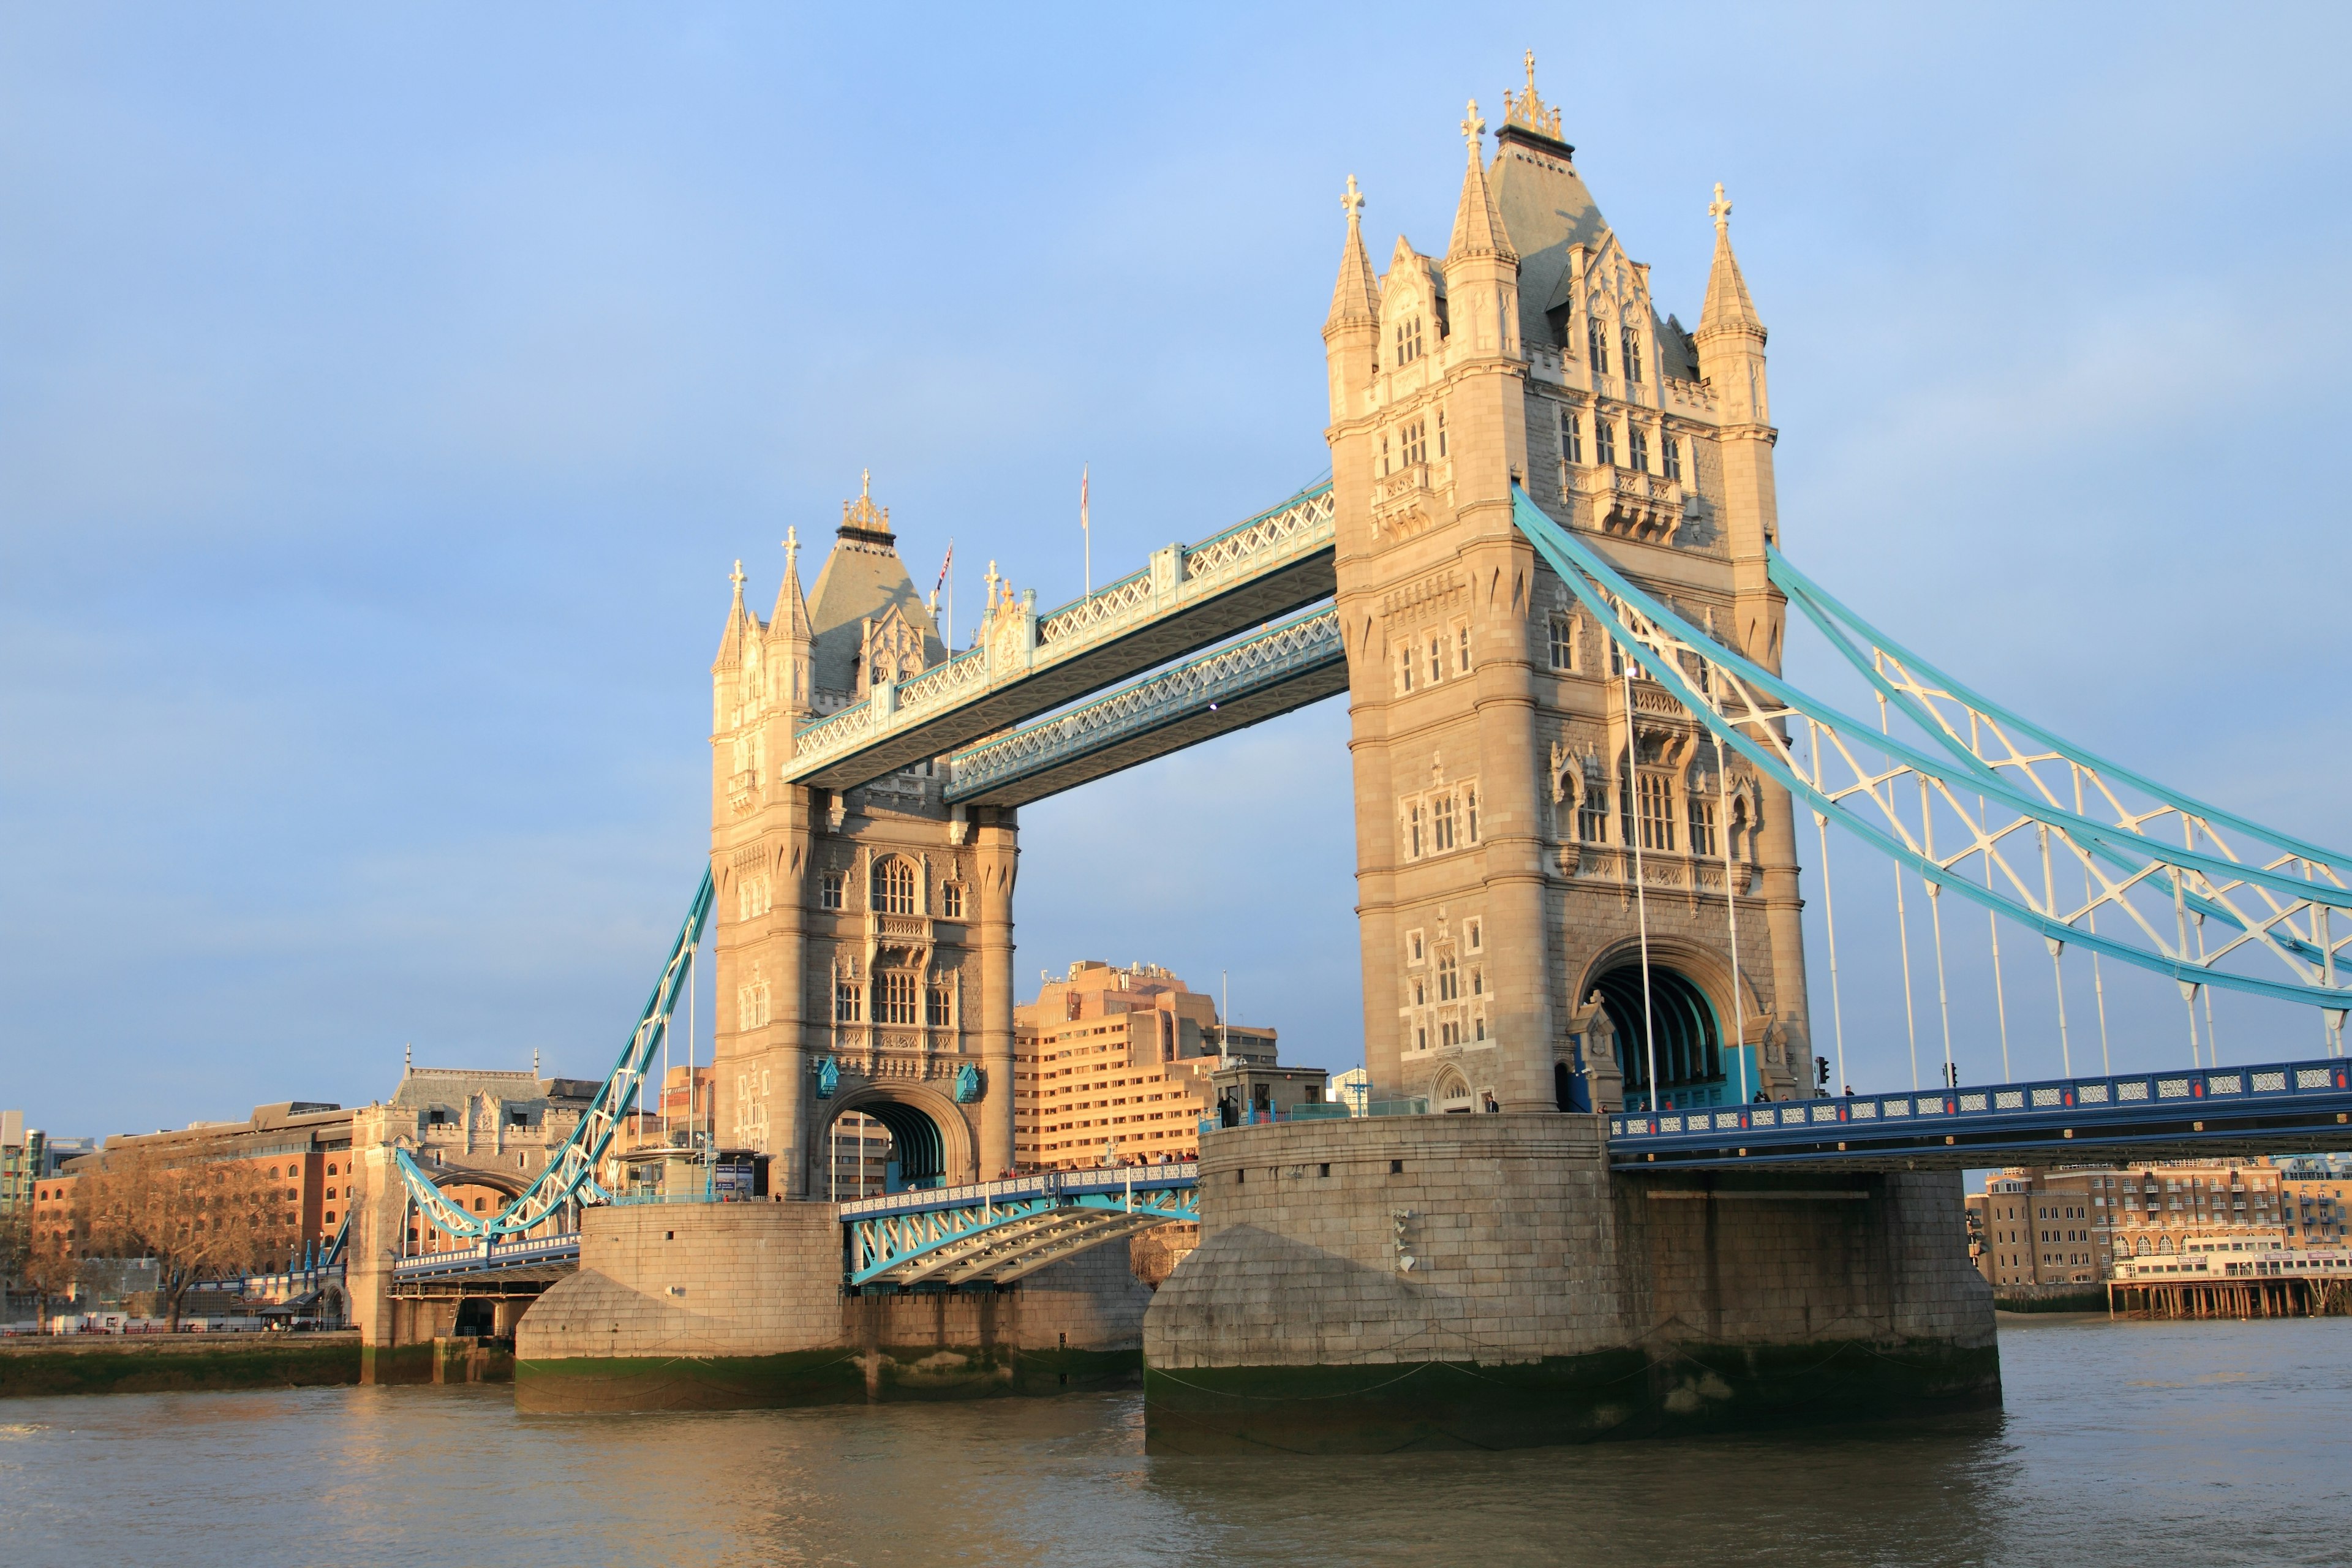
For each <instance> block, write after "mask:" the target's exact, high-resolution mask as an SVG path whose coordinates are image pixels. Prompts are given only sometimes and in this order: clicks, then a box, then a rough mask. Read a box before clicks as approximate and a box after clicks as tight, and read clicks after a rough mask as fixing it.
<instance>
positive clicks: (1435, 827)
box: [1429, 795, 1454, 963]
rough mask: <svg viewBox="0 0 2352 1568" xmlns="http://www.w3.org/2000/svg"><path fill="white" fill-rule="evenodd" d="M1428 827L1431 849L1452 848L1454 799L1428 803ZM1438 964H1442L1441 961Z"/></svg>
mask: <svg viewBox="0 0 2352 1568" xmlns="http://www.w3.org/2000/svg"><path fill="white" fill-rule="evenodd" d="M1429 826H1430V834H1431V837H1432V838H1433V840H1434V845H1433V847H1435V848H1436V849H1438V850H1439V851H1441V852H1443V851H1444V850H1447V849H1451V848H1453V847H1454V797H1453V796H1452V795H1439V796H1437V797H1436V798H1435V799H1434V800H1433V801H1431V802H1430V803H1429ZM1439 962H1440V963H1444V962H1445V961H1444V960H1443V959H1441V960H1439Z"/></svg>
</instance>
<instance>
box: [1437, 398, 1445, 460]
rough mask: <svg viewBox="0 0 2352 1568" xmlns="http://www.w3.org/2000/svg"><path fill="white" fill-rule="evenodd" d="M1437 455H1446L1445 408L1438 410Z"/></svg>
mask: <svg viewBox="0 0 2352 1568" xmlns="http://www.w3.org/2000/svg"><path fill="white" fill-rule="evenodd" d="M1437 455H1438V456H1439V457H1441V458H1443V457H1444V456H1445V410H1444V409H1443V408H1441V409H1439V410H1438V411H1437Z"/></svg>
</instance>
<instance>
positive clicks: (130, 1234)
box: [70, 1145, 298, 1328]
mask: <svg viewBox="0 0 2352 1568" xmlns="http://www.w3.org/2000/svg"><path fill="white" fill-rule="evenodd" d="M293 1196H294V1193H293V1189H291V1188H288V1187H283V1186H281V1185H279V1184H277V1183H275V1182H272V1181H270V1180H269V1179H268V1178H267V1177H265V1176H264V1175H263V1174H262V1170H261V1166H260V1165H259V1164H258V1163H257V1162H255V1161H252V1160H219V1159H213V1160H206V1159H202V1158H197V1157H193V1156H190V1155H187V1154H185V1153H183V1152H174V1151H166V1150H163V1149H141V1148H138V1147H136V1146H135V1145H134V1146H133V1147H131V1148H128V1149H119V1150H110V1151H108V1152H105V1153H104V1154H101V1155H100V1157H99V1158H98V1159H97V1160H96V1161H94V1162H92V1163H91V1164H90V1165H89V1167H87V1168H85V1169H84V1170H83V1172H82V1173H81V1180H80V1181H79V1182H77V1183H75V1184H74V1194H73V1200H72V1215H73V1223H72V1226H71V1227H70V1228H71V1237H70V1240H71V1243H72V1245H73V1247H74V1250H75V1253H76V1255H77V1258H78V1260H86V1259H89V1258H153V1259H154V1260H155V1268H156V1292H157V1296H158V1298H159V1302H158V1304H159V1305H160V1306H161V1307H162V1308H163V1310H164V1312H165V1314H166V1315H167V1316H169V1318H170V1319H171V1321H172V1326H173V1328H177V1327H179V1323H180V1312H181V1310H182V1306H183V1304H184V1301H185V1299H186V1297H187V1293H188V1289H189V1288H190V1287H191V1286H193V1285H194V1284H195V1283H196V1282H197V1281H199V1280H202V1279H235V1278H238V1277H241V1276H243V1275H246V1274H250V1273H253V1272H255V1271H257V1270H258V1269H264V1268H280V1267H283V1266H284V1265H285V1263H286V1261H287V1259H288V1258H289V1256H290V1249H291V1247H292V1246H293V1243H294V1237H295V1236H296V1235H297V1234H298V1232H297V1231H296V1230H295V1229H294V1228H292V1226H291V1224H290V1222H291V1220H292V1219H293V1217H294V1210H293V1206H292V1203H291V1200H292V1198H293Z"/></svg>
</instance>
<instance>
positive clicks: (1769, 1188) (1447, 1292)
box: [1144, 1113, 1993, 1368]
mask: <svg viewBox="0 0 2352 1568" xmlns="http://www.w3.org/2000/svg"><path fill="white" fill-rule="evenodd" d="M1201 1178H1202V1188H1201V1214H1202V1225H1201V1231H1202V1236H1201V1246H1200V1247H1199V1248H1198V1249H1197V1250H1196V1251H1194V1252H1193V1253H1192V1255H1191V1256H1190V1257H1189V1258H1186V1259H1185V1260H1184V1261H1183V1262H1182V1263H1181V1265H1179V1266H1178V1268H1176V1270H1175V1272H1174V1273H1173V1274H1172V1275H1171V1277H1170V1278H1169V1279H1168V1281H1167V1282H1166V1283H1165V1284H1163V1285H1162V1286H1161V1287H1160V1293H1159V1296H1158V1299H1157V1300H1155V1301H1154V1302H1153V1304H1152V1307H1151V1310H1150V1314H1149V1316H1148V1318H1147V1319H1146V1321H1145V1326H1144V1359H1145V1362H1146V1364H1147V1365H1149V1366H1151V1367H1155V1368H1184V1367H1245V1366H1334V1365H1351V1364H1359V1365H1360V1364H1367V1363H1385V1362H1398V1363H1403V1362H1423V1361H1427V1360H1431V1359H1433V1358H1434V1359H1444V1360H1468V1361H1476V1362H1481V1363H1511V1362H1526V1361H1534V1360H1539V1359H1542V1358H1545V1357H1557V1356H1570V1355H1579V1354H1583V1353H1586V1352H1594V1351H1601V1350H1609V1349H1617V1348H1633V1347H1639V1346H1646V1347H1648V1348H1650V1349H1651V1350H1653V1351H1658V1350H1664V1349H1666V1348H1669V1347H1672V1346H1675V1345H1695V1344H1711V1345H1721V1344H1745V1345H1760V1346H1785V1345H1797V1344H1803V1343H1809V1342H1823V1341H1853V1340H1863V1341H1878V1342H1902V1341H1907V1340H1933V1341H1937V1342H1944V1343H1946V1344H1948V1345H1950V1346H1952V1347H1954V1348H1956V1349H1962V1350H1976V1349H1985V1348H1989V1347H1990V1346H1991V1344H1992V1342H1993V1321H1992V1303H1991V1299H1990V1293H1989V1291H1988V1289H1987V1288H1986V1287H1985V1286H1984V1284H1983V1281H1982V1279H1980V1278H1979V1276H1978V1275H1977V1273H1976V1271H1975V1269H1973V1268H1970V1267H1969V1262H1968V1256H1967V1251H1968V1249H1967V1243H1966V1239H1965V1232H1964V1228H1963V1222H1962V1216H1961V1201H1960V1185H1959V1179H1958V1176H1957V1175H1954V1174H1951V1173H1915V1174H1903V1175H1878V1174H1851V1173H1837V1174H1818V1173H1790V1174H1756V1173H1744V1172H1743V1173H1728V1174H1724V1175H1701V1174H1696V1173H1677V1174H1673V1175H1662V1176H1649V1175H1646V1174H1643V1175H1622V1174H1612V1173H1611V1172H1610V1171H1609V1170H1608V1168H1607V1166H1606V1164H1605V1161H1604V1148H1603V1142H1602V1136H1601V1118H1599V1117H1592V1116H1571V1115H1559V1114H1545V1113H1534V1114H1502V1115H1471V1116H1450V1117H1392V1118H1391V1117H1375V1118H1360V1119H1351V1120H1348V1121H1336V1120H1335V1121H1307V1122H1292V1123H1287V1124H1280V1125H1276V1126H1271V1127H1253V1128H1234V1129H1228V1130H1225V1131H1219V1132H1216V1133H1213V1134H1212V1135H1211V1136H1210V1137H1209V1138H1207V1139H1206V1140H1205V1141H1204V1146H1203V1148H1202V1161H1201ZM1400 1213H1402V1215H1405V1216H1406V1217H1405V1218H1404V1219H1403V1221H1402V1226H1403V1229H1402V1245H1401V1242H1400V1234H1399V1230H1398V1220H1397V1217H1396V1216H1397V1215H1399V1214H1400ZM1401 1250H1402V1251H1403V1252H1406V1253H1409V1254H1410V1255H1411V1256H1412V1258H1413V1260H1414V1261H1413V1267H1412V1268H1411V1269H1410V1270H1404V1269H1401V1268H1399V1266H1398V1260H1399V1254H1400V1251H1401Z"/></svg>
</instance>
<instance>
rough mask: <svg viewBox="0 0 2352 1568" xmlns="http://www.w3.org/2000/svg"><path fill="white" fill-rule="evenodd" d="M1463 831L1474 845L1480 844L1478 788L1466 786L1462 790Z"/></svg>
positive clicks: (1474, 785) (1471, 785)
mask: <svg viewBox="0 0 2352 1568" xmlns="http://www.w3.org/2000/svg"><path fill="white" fill-rule="evenodd" d="M1462 831H1463V834H1464V837H1465V839H1466V840H1467V841H1468V842H1469V843H1472V844H1475V843H1477V842H1478V786H1477V785H1476V784H1465V785H1464V786H1463V788H1462Z"/></svg>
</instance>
